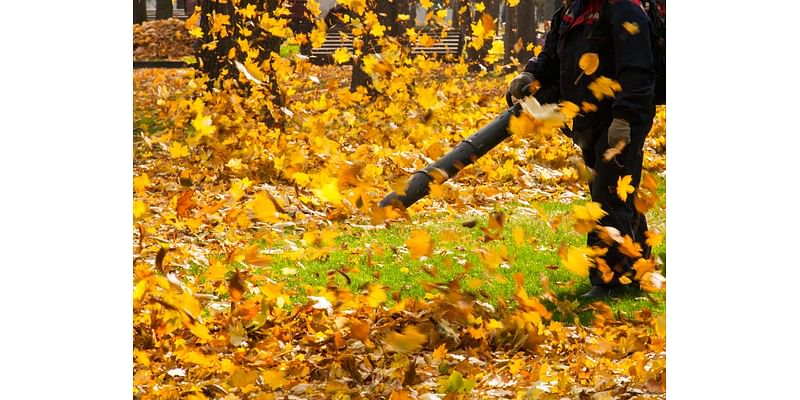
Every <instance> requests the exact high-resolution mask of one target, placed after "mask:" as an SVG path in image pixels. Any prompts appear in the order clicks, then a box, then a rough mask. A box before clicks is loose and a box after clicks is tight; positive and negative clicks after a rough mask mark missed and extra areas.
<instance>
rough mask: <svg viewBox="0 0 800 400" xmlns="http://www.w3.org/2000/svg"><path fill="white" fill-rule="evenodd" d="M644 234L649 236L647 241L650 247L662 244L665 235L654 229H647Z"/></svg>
mask: <svg viewBox="0 0 800 400" xmlns="http://www.w3.org/2000/svg"><path fill="white" fill-rule="evenodd" d="M644 236H645V237H646V238H647V239H646V240H645V243H647V245H648V246H650V247H656V246H658V245H660V244H661V242H662V240H663V239H664V235H663V234H660V233H658V232H654V231H646V232H645V233H644Z"/></svg>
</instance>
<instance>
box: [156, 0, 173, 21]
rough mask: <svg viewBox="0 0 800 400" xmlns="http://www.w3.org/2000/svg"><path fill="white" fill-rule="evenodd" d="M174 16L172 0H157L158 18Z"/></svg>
mask: <svg viewBox="0 0 800 400" xmlns="http://www.w3.org/2000/svg"><path fill="white" fill-rule="evenodd" d="M167 18H172V0H156V19H167Z"/></svg>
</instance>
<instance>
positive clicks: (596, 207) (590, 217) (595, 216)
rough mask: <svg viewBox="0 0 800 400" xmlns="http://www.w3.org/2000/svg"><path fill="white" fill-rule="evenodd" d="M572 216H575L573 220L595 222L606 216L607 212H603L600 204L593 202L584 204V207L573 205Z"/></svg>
mask: <svg viewBox="0 0 800 400" xmlns="http://www.w3.org/2000/svg"><path fill="white" fill-rule="evenodd" d="M572 214H573V215H574V216H575V218H577V219H580V220H585V221H597V220H599V219H600V218H603V217H604V216H606V215H608V213H607V212H605V211H603V208H602V207H601V206H600V203H597V202H594V201H590V202H588V203H586V205H585V206H581V205H573V206H572Z"/></svg>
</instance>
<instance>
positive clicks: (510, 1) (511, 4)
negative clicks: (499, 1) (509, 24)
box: [508, 0, 519, 7]
mask: <svg viewBox="0 0 800 400" xmlns="http://www.w3.org/2000/svg"><path fill="white" fill-rule="evenodd" d="M517 4H519V0H508V6H509V7H516V6H517Z"/></svg>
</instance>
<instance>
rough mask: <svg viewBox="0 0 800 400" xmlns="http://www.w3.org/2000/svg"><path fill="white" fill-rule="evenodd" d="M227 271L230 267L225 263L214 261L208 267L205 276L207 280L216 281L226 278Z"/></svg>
mask: <svg viewBox="0 0 800 400" xmlns="http://www.w3.org/2000/svg"><path fill="white" fill-rule="evenodd" d="M227 273H228V269H227V268H225V265H223V264H222V263H221V262H220V261H214V263H213V264H211V265H210V266H209V267H208V269H206V272H205V276H206V280H207V281H209V282H216V281H222V280H223V279H225V274H227Z"/></svg>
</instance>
